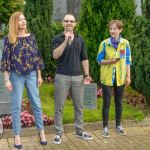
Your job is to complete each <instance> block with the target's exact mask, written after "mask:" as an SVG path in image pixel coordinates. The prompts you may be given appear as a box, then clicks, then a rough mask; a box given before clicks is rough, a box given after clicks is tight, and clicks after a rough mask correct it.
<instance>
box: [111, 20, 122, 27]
mask: <svg viewBox="0 0 150 150" xmlns="http://www.w3.org/2000/svg"><path fill="white" fill-rule="evenodd" d="M112 24H116V26H117V28H118V29H122V28H123V21H122V20H111V21H110V22H109V23H108V28H110V26H111V25H112Z"/></svg>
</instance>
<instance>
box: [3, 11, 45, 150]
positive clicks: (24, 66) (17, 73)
mask: <svg viewBox="0 0 150 150" xmlns="http://www.w3.org/2000/svg"><path fill="white" fill-rule="evenodd" d="M1 61H2V70H3V71H4V82H5V86H6V88H7V89H8V91H10V93H11V111H12V126H13V132H14V145H15V147H16V148H18V149H21V148H22V144H21V140H20V133H21V120H20V112H21V102H22V95H23V90H24V86H25V85H26V89H27V93H28V97H29V100H30V102H31V106H32V109H33V113H34V117H35V122H36V128H37V129H38V131H39V132H38V136H39V138H40V143H41V144H42V145H46V144H47V141H46V138H45V134H44V125H43V118H42V110H41V102H40V98H39V91H38V86H40V85H41V84H42V82H43V81H42V77H41V69H42V68H43V66H44V65H43V61H42V59H41V56H40V53H39V51H38V47H37V44H36V41H35V38H34V36H33V35H31V34H30V33H28V31H27V28H26V19H25V16H24V15H23V13H22V12H15V13H13V14H12V15H11V17H10V20H9V33H8V36H6V37H5V39H4V50H3V54H2V60H1Z"/></svg>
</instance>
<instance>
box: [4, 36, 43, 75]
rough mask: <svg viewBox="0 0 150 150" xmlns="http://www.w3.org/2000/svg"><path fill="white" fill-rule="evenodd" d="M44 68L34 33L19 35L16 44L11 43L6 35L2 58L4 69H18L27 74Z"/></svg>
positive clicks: (18, 71) (19, 71)
mask: <svg viewBox="0 0 150 150" xmlns="http://www.w3.org/2000/svg"><path fill="white" fill-rule="evenodd" d="M43 68H44V64H43V60H42V58H41V53H40V52H39V50H38V46H37V43H36V40H35V38H34V36H33V35H29V36H26V37H18V40H17V42H16V44H11V43H10V42H9V40H8V36H6V37H5V39H4V49H3V54H2V60H1V70H2V71H8V72H11V71H16V72H17V73H18V74H23V75H26V74H29V73H30V72H31V71H34V70H39V69H43Z"/></svg>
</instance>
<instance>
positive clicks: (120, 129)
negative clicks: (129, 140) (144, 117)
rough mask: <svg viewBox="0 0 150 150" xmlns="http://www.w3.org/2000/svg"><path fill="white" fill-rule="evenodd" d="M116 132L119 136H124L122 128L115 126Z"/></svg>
mask: <svg viewBox="0 0 150 150" xmlns="http://www.w3.org/2000/svg"><path fill="white" fill-rule="evenodd" d="M116 132H117V133H118V134H120V135H126V132H125V131H124V129H123V127H122V126H116Z"/></svg>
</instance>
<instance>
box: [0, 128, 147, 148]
mask: <svg viewBox="0 0 150 150" xmlns="http://www.w3.org/2000/svg"><path fill="white" fill-rule="evenodd" d="M125 130H126V131H127V135H126V136H121V135H118V134H117V133H116V132H115V130H114V129H110V137H109V138H103V137H102V136H101V132H102V130H93V131H88V133H90V134H91V135H92V136H93V140H91V141H85V140H81V139H78V138H77V137H76V136H75V133H74V132H70V133H65V134H64V135H63V137H62V144H60V145H54V144H53V143H52V139H53V136H54V134H49V135H46V137H47V140H48V145H47V146H41V145H40V144H39V140H38V137H37V136H36V135H35V136H28V137H22V138H21V141H22V144H23V150H150V126H143V127H126V128H125ZM13 144H14V139H13V138H6V139H1V140H0V150H14V149H15V148H14V145H13Z"/></svg>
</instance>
